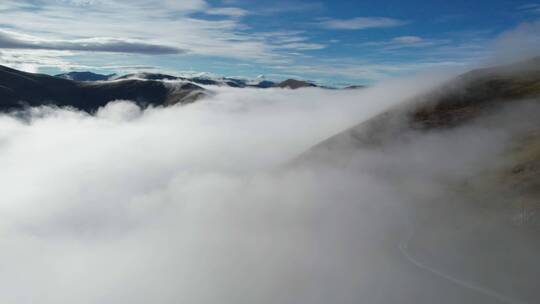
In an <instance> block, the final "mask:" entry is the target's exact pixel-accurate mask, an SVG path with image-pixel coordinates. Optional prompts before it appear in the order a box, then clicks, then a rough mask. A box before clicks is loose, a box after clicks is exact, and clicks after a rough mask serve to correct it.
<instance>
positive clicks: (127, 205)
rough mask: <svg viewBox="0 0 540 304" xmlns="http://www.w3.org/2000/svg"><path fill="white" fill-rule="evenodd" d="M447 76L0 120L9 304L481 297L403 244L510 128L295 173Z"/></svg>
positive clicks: (223, 92)
mask: <svg viewBox="0 0 540 304" xmlns="http://www.w3.org/2000/svg"><path fill="white" fill-rule="evenodd" d="M437 83H439V81H435V80H434V78H433V77H426V78H424V79H410V80H405V81H395V82H393V83H389V84H385V85H383V86H378V87H374V88H370V89H366V90H360V91H357V90H352V91H349V90H346V91H345V90H344V91H333V90H320V89H304V90H297V91H292V90H280V89H269V90H255V89H253V90H252V89H242V90H239V89H233V88H220V89H218V91H217V92H216V94H215V95H214V96H213V97H210V98H209V99H206V100H203V101H201V102H198V103H195V104H191V105H188V106H178V107H170V108H155V109H153V108H150V109H147V110H141V109H140V108H138V107H137V106H135V105H134V104H133V103H130V102H128V101H117V102H114V103H111V104H109V105H108V106H106V107H105V108H102V109H101V110H100V111H98V113H97V114H96V115H95V116H89V115H88V114H85V113H81V112H77V111H72V110H69V109H53V108H37V109H31V110H29V111H28V112H26V113H19V115H11V116H10V115H2V116H0V167H2V171H1V172H0V183H1V184H3V185H9V187H6V188H4V189H3V191H2V195H1V196H2V199H1V203H0V230H1V231H2V238H0V246H1V247H2V248H3V250H2V251H1V252H0V268H1V269H2V271H1V272H0V301H2V302H5V303H35V302H37V301H39V302H40V303H44V304H48V303H51V304H52V303H69V302H77V303H82V304H87V303H88V304H90V303H92V304H94V303H101V304H103V303H104V304H108V303H111V304H112V303H141V304H142V303H148V302H156V303H178V302H189V303H201V304H206V303H208V304H209V303H216V302H227V303H232V302H234V303H254V302H256V303H276V302H279V303H321V304H322V303H329V302H342V303H357V302H358V300H359V299H362V300H365V301H367V302H388V300H389V299H392V298H393V297H396V296H397V297H399V298H400V299H403V301H401V303H409V302H410V303H430V302H429V299H433V297H434V296H441V299H443V300H442V301H444V299H445V298H446V297H445V296H444V295H448V298H449V299H451V300H455V299H456V298H457V299H461V300H463V301H467V299H468V300H470V299H471V298H470V296H471V295H470V294H469V293H467V292H462V291H461V290H455V289H453V288H455V286H454V285H451V287H448V286H446V285H443V286H446V287H445V288H442V287H441V285H438V284H441V283H440V282H438V281H436V280H432V279H429V280H426V279H425V275H424V274H422V273H421V272H418V271H416V270H415V269H409V268H408V267H409V266H406V265H407V264H403V263H404V262H403V259H402V257H401V256H399V255H397V256H396V254H399V253H398V251H397V245H398V244H399V242H400V241H401V240H402V238H404V237H405V236H406V235H404V231H406V229H405V228H406V227H407V219H408V218H409V212H410V211H411V209H409V207H408V206H410V205H409V203H411V201H415V202H418V200H421V201H424V200H426V201H427V199H428V198H433V197H439V196H438V195H440V193H439V191H440V185H439V184H438V183H439V182H440V181H448V180H453V179H458V180H459V179H460V178H462V177H463V176H470V175H471V174H474V172H475V171H474V170H472V168H481V167H482V165H486V164H489V163H490V161H492V160H493V159H491V158H489V157H486V155H496V154H497V153H495V151H498V149H500V144H501V142H503V139H504V138H505V136H504V132H503V133H501V132H500V130H495V129H489V128H476V129H475V128H467V129H462V130H458V131H457V132H455V133H454V132H447V133H442V134H432V136H425V137H422V136H418V137H417V140H415V141H414V144H410V145H406V144H403V145H400V146H399V147H398V146H395V147H392V148H390V149H388V150H387V151H378V152H377V153H371V152H369V151H365V153H358V154H356V155H355V158H354V161H352V162H349V163H348V165H347V166H337V167H333V166H330V167H326V166H324V165H323V164H320V163H315V164H309V165H307V166H301V167H297V166H293V167H290V166H289V164H290V163H291V160H292V159H294V158H295V157H296V156H298V155H299V154H300V153H302V152H304V151H306V150H307V149H308V148H309V147H311V146H312V145H314V144H316V143H318V142H320V141H321V140H323V139H325V138H327V137H329V136H331V135H333V134H335V133H337V132H340V131H342V130H344V129H346V128H348V127H349V126H351V125H354V124H356V123H358V122H359V121H363V120H365V119H368V118H370V117H372V116H373V115H375V114H377V113H379V112H380V111H382V110H384V109H386V108H388V107H390V106H393V105H396V104H398V103H400V102H402V101H403V100H407V99H409V98H410V97H412V96H415V95H416V94H418V93H420V92H422V91H424V90H427V89H428V88H429V87H431V86H433V85H435V84H437ZM170 85H174V84H173V83H171V84H170ZM21 117H22V118H21ZM513 121H519V120H515V119H513ZM478 138H482V144H481V145H478V144H474V143H478ZM488 151H489V153H488ZM334 157H335V158H336V159H335V160H337V161H338V163H339V162H341V161H344V160H345V159H344V158H342V157H343V155H340V154H339V153H338V154H336V155H335V156H334ZM441 159H444V160H447V161H444V162H442V161H441ZM402 175H403V176H406V177H407V178H406V179H401V177H402ZM411 188H412V189H414V190H415V191H412V192H403V191H402V190H404V189H409V190H410V189H411ZM411 193H413V194H411ZM414 193H416V194H414ZM404 227H405V228H404ZM382 286H384V288H385V289H387V290H388V291H385V292H378V290H381V288H382ZM441 288H442V289H441ZM462 297H463V298H462ZM409 300H410V301H409ZM489 300H492V299H489ZM442 303H444V302H442ZM477 303H481V302H477ZM486 303H487V302H486Z"/></svg>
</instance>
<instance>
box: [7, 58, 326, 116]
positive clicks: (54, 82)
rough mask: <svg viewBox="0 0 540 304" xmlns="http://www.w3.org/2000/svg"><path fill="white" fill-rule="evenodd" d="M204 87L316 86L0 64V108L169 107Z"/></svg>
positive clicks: (198, 95)
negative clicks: (48, 71) (37, 70)
mask: <svg viewBox="0 0 540 304" xmlns="http://www.w3.org/2000/svg"><path fill="white" fill-rule="evenodd" d="M203 86H205V87H206V88H205V87H203ZM208 86H228V87H233V88H259V89H269V88H284V89H299V88H316V87H319V86H317V85H316V84H314V83H311V82H308V81H302V80H296V79H288V80H285V81H283V82H279V83H276V82H272V81H269V80H265V79H257V80H255V81H249V80H244V79H237V78H231V77H207V76H195V77H180V76H172V75H167V74H160V73H137V74H128V75H123V76H117V75H115V74H110V75H102V74H96V73H92V72H69V73H64V74H58V75H56V76H49V75H45V74H34V73H27V72H23V71H18V70H15V69H12V68H8V67H5V66H0V96H1V97H2V99H1V100H0V111H2V112H5V111H11V110H18V109H22V108H24V107H27V106H41V105H54V106H59V107H66V106H69V107H73V108H76V109H80V110H83V111H87V112H90V113H92V112H94V111H96V110H97V109H98V108H99V107H102V106H104V105H106V104H107V103H108V102H110V101H113V100H133V101H135V102H137V103H138V104H139V105H141V106H147V105H153V106H167V105H172V104H177V103H190V102H193V101H196V100H198V99H200V98H202V97H204V96H207V95H209V94H210V93H211V92H210V90H211V89H209V88H208ZM319 88H327V87H319ZM327 89H329V88H327Z"/></svg>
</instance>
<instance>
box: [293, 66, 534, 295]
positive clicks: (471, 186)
mask: <svg viewBox="0 0 540 304" xmlns="http://www.w3.org/2000/svg"><path fill="white" fill-rule="evenodd" d="M538 117H540V58H535V59H532V60H528V61H525V62H520V63H516V64H511V65H506V66H498V67H493V68H487V69H481V70H475V71H471V72H469V73H466V74H463V75H461V76H459V77H457V78H455V79H453V80H451V81H449V82H447V83H445V84H443V85H442V86H440V87H438V88H436V89H435V90H432V91H430V92H428V93H426V94H423V95H422V96H418V97H416V98H414V99H413V100H410V101H409V102H408V103H406V104H404V105H401V106H398V107H394V108H392V109H389V110H387V111H386V112H384V113H382V114H380V115H377V116H376V117H373V118H372V119H369V120H367V121H365V122H361V123H359V124H358V125H356V126H353V127H352V128H350V129H348V130H345V131H343V132H341V133H339V134H337V135H335V136H332V137H331V138H329V139H327V140H325V141H323V142H321V143H320V144H318V145H316V146H314V147H313V148H311V149H310V150H309V151H307V152H306V153H304V154H303V155H302V156H301V157H300V159H299V160H298V162H297V164H298V165H302V164H304V163H306V162H311V161H313V160H315V161H316V163H323V164H324V165H325V166H329V167H330V168H333V167H338V168H348V169H350V170H356V171H358V174H372V175H374V176H375V177H376V178H380V179H382V180H385V181H386V182H388V183H389V184H390V185H391V186H392V188H393V189H395V191H398V192H399V193H400V195H399V197H400V198H403V200H404V201H406V202H400V203H406V204H407V206H409V207H410V210H409V212H410V215H409V216H408V217H409V223H408V225H406V226H407V227H406V228H405V229H404V230H405V231H407V230H409V232H408V235H406V236H405V237H404V239H403V240H402V241H401V244H403V247H402V248H406V250H405V251H403V254H405V255H406V256H407V258H408V259H409V261H411V260H412V261H416V263H417V265H419V266H420V268H423V270H425V269H429V270H430V272H431V273H432V274H436V275H438V276H442V277H446V278H452V279H454V282H456V281H459V282H462V283H463V282H464V283H463V284H465V285H468V286H475V287H474V288H476V290H481V291H483V292H484V293H490V294H496V295H498V296H499V298H505V299H512V300H511V301H508V300H506V301H505V302H507V303H536V302H537V300H538V288H537V283H536V279H535V278H536V276H537V274H538V272H539V271H540V264H539V263H537V257H538V254H540V239H539V238H538V236H539V232H540V182H539V181H540V121H539V120H538ZM366 159H367V161H365V160H366ZM400 246H401V245H400Z"/></svg>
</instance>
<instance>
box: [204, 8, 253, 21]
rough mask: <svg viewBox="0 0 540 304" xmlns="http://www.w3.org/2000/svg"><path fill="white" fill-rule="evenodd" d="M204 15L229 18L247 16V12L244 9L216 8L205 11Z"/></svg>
mask: <svg viewBox="0 0 540 304" xmlns="http://www.w3.org/2000/svg"><path fill="white" fill-rule="evenodd" d="M205 14H208V15H222V16H230V17H236V18H239V17H243V16H245V15H247V14H249V12H248V11H246V10H245V9H241V8H237V7H216V8H211V9H208V10H206V11H205Z"/></svg>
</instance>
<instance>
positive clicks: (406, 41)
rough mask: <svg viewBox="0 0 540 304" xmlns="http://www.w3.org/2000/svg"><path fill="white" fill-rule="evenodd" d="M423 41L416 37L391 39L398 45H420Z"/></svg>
mask: <svg viewBox="0 0 540 304" xmlns="http://www.w3.org/2000/svg"><path fill="white" fill-rule="evenodd" d="M423 41H424V39H422V38H421V37H418V36H400V37H395V38H393V39H392V42H395V43H400V44H415V43H420V42H423Z"/></svg>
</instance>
